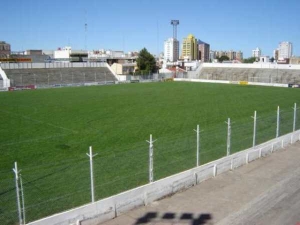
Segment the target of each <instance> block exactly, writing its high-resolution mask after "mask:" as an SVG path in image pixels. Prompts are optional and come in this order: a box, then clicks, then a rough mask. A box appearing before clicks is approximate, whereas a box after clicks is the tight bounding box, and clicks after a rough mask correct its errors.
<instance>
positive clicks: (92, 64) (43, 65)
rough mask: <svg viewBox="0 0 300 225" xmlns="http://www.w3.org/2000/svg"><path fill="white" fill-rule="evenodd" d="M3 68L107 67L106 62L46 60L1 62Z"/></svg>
mask: <svg viewBox="0 0 300 225" xmlns="http://www.w3.org/2000/svg"><path fill="white" fill-rule="evenodd" d="M0 66H1V67H2V69H5V70H9V69H50V68H53V69H59V68H86V67H107V66H108V65H107V63H104V62H76V63H72V62H44V63H31V62H29V63H25V62H23V63H1V65H0Z"/></svg>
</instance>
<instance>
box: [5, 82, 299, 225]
mask: <svg viewBox="0 0 300 225" xmlns="http://www.w3.org/2000/svg"><path fill="white" fill-rule="evenodd" d="M299 100H300V89H288V88H272V87H257V86H239V85H222V84H202V83H185V82H181V83H176V82H165V83H162V82H161V83H145V84H124V85H114V86H94V87H77V88H61V89H44V90H34V91H22V92H5V93H4V92H2V93H0V118H1V122H0V153H1V156H0V224H15V222H16V221H17V212H16V196H15V195H16V194H15V189H14V188H15V184H14V179H13V178H14V174H13V172H12V168H13V166H14V162H15V161H17V162H18V166H19V169H21V170H22V171H21V174H22V179H23V186H24V196H25V206H26V217H27V221H32V220H36V219H38V218H41V217H44V216H47V215H51V214H54V213H57V212H60V211H63V210H67V209H70V208H72V207H75V206H79V205H82V204H85V203H88V202H89V201H90V177H89V159H88V157H87V156H86V153H87V152H88V148H89V146H93V151H94V154H96V153H98V155H97V156H96V157H95V158H94V171H95V193H96V199H97V200H98V199H101V198H104V197H108V196H110V195H113V194H116V193H120V192H121V191H124V190H128V189H130V188H133V187H136V186H139V185H143V184H146V183H147V182H148V143H147V142H146V140H149V135H150V134H152V135H153V138H154V139H157V141H156V142H155V143H154V179H155V180H157V179H160V178H163V177H166V176H169V175H171V174H174V173H177V172H180V171H183V170H186V169H189V168H192V167H194V166H195V164H196V134H195V132H194V131H193V129H196V126H197V124H199V125H200V127H201V130H203V132H202V133H201V138H200V139H201V154H200V160H201V164H203V163H206V162H209V161H211V160H213V159H217V158H220V157H223V156H225V154H226V132H227V125H226V124H225V121H226V120H227V118H229V117H230V118H231V120H232V122H233V124H232V152H236V151H239V150H243V149H245V148H249V147H251V146H252V129H253V119H252V118H251V116H253V113H254V110H257V113H258V125H257V127H258V128H257V129H258V130H257V132H258V133H257V143H261V142H264V141H267V140H269V139H271V138H274V137H275V134H276V109H277V106H278V105H279V106H280V107H281V121H280V126H281V127H280V134H284V133H288V132H291V131H292V122H293V109H292V107H293V106H294V103H300V101H299ZM298 115H299V116H298V117H297V128H298V129H299V128H300V119H299V117H300V113H298Z"/></svg>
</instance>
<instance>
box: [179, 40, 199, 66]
mask: <svg viewBox="0 0 300 225" xmlns="http://www.w3.org/2000/svg"><path fill="white" fill-rule="evenodd" d="M181 58H182V59H184V60H188V61H189V60H197V59H198V43H197V39H196V38H195V36H194V35H192V34H189V35H188V36H187V37H186V38H184V39H183V42H182V52H181Z"/></svg>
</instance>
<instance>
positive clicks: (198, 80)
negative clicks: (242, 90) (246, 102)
mask: <svg viewBox="0 0 300 225" xmlns="http://www.w3.org/2000/svg"><path fill="white" fill-rule="evenodd" d="M174 81H178V82H200V83H215V84H238V85H256V86H257V85H258V86H268V87H286V88H287V87H289V85H288V84H277V83H261V82H248V81H228V80H206V79H187V78H174Z"/></svg>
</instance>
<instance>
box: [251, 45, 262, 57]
mask: <svg viewBox="0 0 300 225" xmlns="http://www.w3.org/2000/svg"><path fill="white" fill-rule="evenodd" d="M252 57H255V58H260V57H261V50H260V48H258V47H257V48H256V49H254V50H252Z"/></svg>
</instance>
